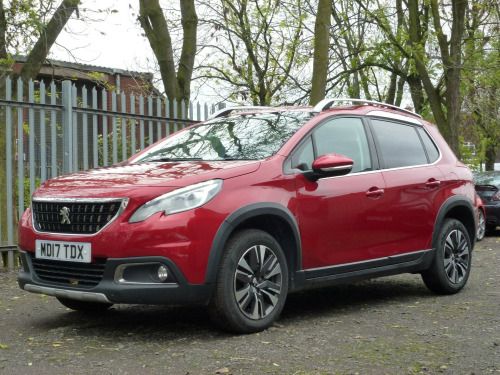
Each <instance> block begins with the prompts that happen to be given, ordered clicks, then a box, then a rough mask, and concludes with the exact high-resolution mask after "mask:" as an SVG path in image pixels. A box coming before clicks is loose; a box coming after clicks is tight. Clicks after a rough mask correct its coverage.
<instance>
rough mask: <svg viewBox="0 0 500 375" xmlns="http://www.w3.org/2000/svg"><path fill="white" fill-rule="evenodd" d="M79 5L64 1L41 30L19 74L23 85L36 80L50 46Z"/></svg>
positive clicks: (71, 0)
mask: <svg viewBox="0 0 500 375" xmlns="http://www.w3.org/2000/svg"><path fill="white" fill-rule="evenodd" d="M79 4H80V1H79V0H64V1H63V2H62V3H61V5H59V7H58V8H57V10H56V11H55V13H54V15H53V16H52V18H51V19H50V21H49V23H48V24H47V26H46V27H45V28H43V29H42V32H41V34H40V38H39V39H38V40H37V42H36V43H35V46H34V47H33V49H32V50H31V52H30V53H29V54H28V57H27V59H26V62H25V63H24V65H23V67H22V69H21V73H20V74H19V75H20V76H21V78H22V79H23V81H24V82H25V84H26V83H27V82H28V80H29V79H35V78H36V76H37V75H38V73H39V72H40V68H41V67H42V64H43V63H44V61H45V59H46V58H47V55H48V54H49V51H50V49H51V48H52V45H53V44H54V43H55V41H56V39H57V37H58V36H59V34H60V33H61V31H62V29H63V28H64V26H65V25H66V23H67V22H68V20H69V19H70V17H71V15H72V14H73V12H74V11H75V10H76V9H77V7H78V5H79Z"/></svg>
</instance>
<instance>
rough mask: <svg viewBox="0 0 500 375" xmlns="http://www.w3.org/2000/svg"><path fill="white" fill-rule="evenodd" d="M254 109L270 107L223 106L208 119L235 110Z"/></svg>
mask: <svg viewBox="0 0 500 375" xmlns="http://www.w3.org/2000/svg"><path fill="white" fill-rule="evenodd" d="M253 109H269V107H262V106H236V107H228V108H222V109H219V110H218V111H216V112H214V113H212V114H211V115H210V116H209V117H208V118H207V120H213V119H214V118H218V117H222V116H227V115H229V114H230V113H231V112H233V111H237V110H253Z"/></svg>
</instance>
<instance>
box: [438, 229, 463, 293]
mask: <svg viewBox="0 0 500 375" xmlns="http://www.w3.org/2000/svg"><path fill="white" fill-rule="evenodd" d="M468 268H469V245H468V242H467V239H466V238H465V236H464V234H463V233H462V232H461V231H460V230H457V229H455V230H453V231H452V232H450V234H449V235H448V237H447V238H446V243H445V247H444V270H445V273H446V276H447V277H448V279H449V280H450V281H451V282H452V283H454V284H458V283H460V282H461V281H462V279H463V278H464V277H465V276H466V275H467V272H468Z"/></svg>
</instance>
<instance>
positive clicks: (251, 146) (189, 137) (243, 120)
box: [134, 112, 312, 163]
mask: <svg viewBox="0 0 500 375" xmlns="http://www.w3.org/2000/svg"><path fill="white" fill-rule="evenodd" d="M311 117H312V114H311V113H310V112H272V113H270V112H266V113H257V114H251V115H238V116H229V117H223V118H217V119H213V120H210V121H207V122H205V123H203V124H200V125H198V126H195V127H192V128H190V129H187V130H185V131H181V132H179V133H177V134H175V135H174V136H172V137H170V138H167V139H165V140H164V141H163V142H160V143H159V144H157V145H156V146H154V147H152V148H151V149H150V150H148V151H147V152H146V153H144V154H143V155H140V156H139V157H138V158H136V159H135V160H134V162H135V163H139V162H146V161H171V160H260V159H266V158H268V157H270V156H272V155H274V154H275V153H276V152H278V150H279V149H280V148H281V147H282V146H283V144H284V143H285V142H286V141H287V140H288V139H289V138H290V137H291V136H292V135H293V134H294V133H295V132H296V131H297V130H298V129H299V128H300V127H301V126H302V125H303V124H304V123H305V122H306V121H307V120H309V119H310V118H311Z"/></svg>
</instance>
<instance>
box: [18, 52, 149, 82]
mask: <svg viewBox="0 0 500 375" xmlns="http://www.w3.org/2000/svg"><path fill="white" fill-rule="evenodd" d="M13 58H14V60H15V61H16V62H22V63H24V62H26V56H14V57H13ZM43 65H44V66H50V67H60V68H67V69H74V70H78V71H86V72H99V73H107V74H119V75H122V76H128V77H142V78H145V79H149V80H151V79H153V73H149V72H134V71H130V70H123V69H118V68H107V67H104V66H98V65H90V64H81V63H73V62H68V61H60V60H54V59H46V62H45V63H44V64H43Z"/></svg>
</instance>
